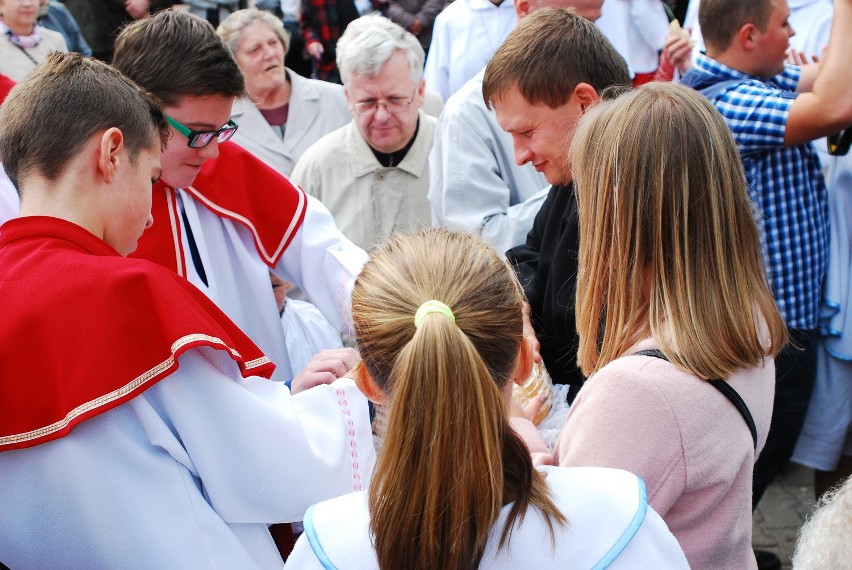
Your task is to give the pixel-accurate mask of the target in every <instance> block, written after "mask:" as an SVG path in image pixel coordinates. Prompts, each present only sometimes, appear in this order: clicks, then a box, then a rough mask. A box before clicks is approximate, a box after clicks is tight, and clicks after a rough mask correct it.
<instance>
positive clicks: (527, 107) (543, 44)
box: [482, 9, 630, 401]
mask: <svg viewBox="0 0 852 570" xmlns="http://www.w3.org/2000/svg"><path fill="white" fill-rule="evenodd" d="M554 62H559V63H556V64H554ZM629 85H630V74H629V72H628V71H627V64H626V63H625V62H624V60H623V59H622V58H621V56H620V55H618V52H616V51H615V48H614V47H613V46H612V44H610V42H609V40H607V39H606V38H605V37H604V35H603V34H602V33H601V32H600V30H598V28H596V27H595V25H594V24H592V23H591V22H589V21H588V20H585V19H583V18H581V17H579V16H577V15H576V14H574V13H573V12H568V11H565V10H555V9H543V10H538V11H537V12H535V13H534V14H532V15H530V16H528V17H527V18H525V19H524V20H523V21H522V22H521V23H520V24H518V27H517V28H515V30H514V31H513V32H512V33H511V34H510V35H509V37H508V38H507V39H506V41H505V42H504V43H503V45H502V46H501V47H500V48H499V49H498V50H497V52H496V53H495V54H494V56H493V57H492V58H491V61H490V62H489V63H488V67H487V68H486V69H485V79H484V81H483V84H482V93H483V96H484V98H485V101H486V103H487V104H488V105H489V107H491V108H493V109H494V112H495V114H496V116H497V122H498V123H499V124H500V127H501V128H503V129H504V130H505V131H506V132H508V133H509V134H511V135H512V139H513V141H514V147H515V160H516V161H517V163H518V164H525V163H527V162H530V163H532V164H533V166H535V168H536V170H538V171H539V172H542V173H543V174H544V176H545V178H547V181H548V182H549V183H550V184H552V185H553V186H552V187H551V189H550V193H549V195H548V196H547V199H546V200H545V202H544V203H543V204H542V207H541V210H540V211H539V213H538V215H537V216H536V219H535V222H534V223H533V228H532V230H531V231H530V233H529V235H528V236H527V241H526V243H525V244H524V245H521V246H518V247H515V248H513V249H511V250H509V251H508V252H507V254H506V255H507V256H508V258H509V260H510V262H511V263H512V264H513V266H514V267H515V270H516V271H517V273H518V277H519V278H520V280H521V284H522V285H523V287H524V291H525V292H526V295H527V299H528V301H529V304H530V308H531V312H532V322H533V326H534V327H535V333H536V335H537V336H538V340H539V341H540V342H541V356H542V359H543V360H544V364H545V366H546V367H547V370H548V372H549V373H550V376H551V377H552V378H553V381H554V382H555V383H558V384H570V385H571V390H570V396H569V400H572V401H573V398H574V396H575V395H576V393H577V391H578V390H579V389H580V386H581V385H582V383H583V381H584V380H585V378H584V377H583V375H582V373H581V372H580V369H579V368H578V367H577V330H576V326H575V322H574V302H575V292H576V291H575V290H576V283H577V248H578V244H579V227H578V220H577V204H576V201H575V198H574V190H573V188H572V186H571V180H572V175H571V166H570V165H569V164H568V149H569V148H570V142H571V137H572V136H573V133H574V128H575V126H576V123H577V120H578V119H579V118H580V116H581V115H582V114H583V112H584V111H585V110H586V109H587V108H588V107H589V106H590V105H592V104H594V103H595V102H596V101H598V100H599V99H600V93H601V92H602V91H603V90H604V89H606V88H608V87H612V86H624V87H625V88H626V87H627V86H629Z"/></svg>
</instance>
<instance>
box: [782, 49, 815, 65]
mask: <svg viewBox="0 0 852 570" xmlns="http://www.w3.org/2000/svg"><path fill="white" fill-rule="evenodd" d="M785 61H786V62H787V63H791V64H793V65H800V66H801V65H808V64H810V63H819V57H817V56H815V55H814V56H811V57H809V56H807V55H806V54H805V53H804V52H801V51H799V50H797V49H796V48H794V47H791V48H790V49H789V50H787V58H786V59H785Z"/></svg>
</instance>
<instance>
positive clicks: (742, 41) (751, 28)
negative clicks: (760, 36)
mask: <svg viewBox="0 0 852 570" xmlns="http://www.w3.org/2000/svg"><path fill="white" fill-rule="evenodd" d="M759 31H760V30H758V29H757V26H755V25H754V24H752V23H747V24H743V25H742V26H741V27H740V29H739V30H737V33H736V34H735V35H734V39H733V41H735V42H737V43H738V44H739V46H740V47H741V48H742V49H745V50H747V51H752V50H754V48H755V42H754V40H755V36H756V35H757V33H758V32H759Z"/></svg>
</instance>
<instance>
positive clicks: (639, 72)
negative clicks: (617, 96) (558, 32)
mask: <svg viewBox="0 0 852 570" xmlns="http://www.w3.org/2000/svg"><path fill="white" fill-rule="evenodd" d="M596 23H597V25H598V27H599V28H600V29H601V31H602V32H603V33H604V35H605V36H606V37H607V39H608V40H609V41H611V42H612V45H613V46H615V49H616V50H618V53H619V54H621V57H623V58H624V60H625V61H626V62H627V67H628V69H629V70H630V75H631V77H633V83H634V85H641V84H643V83H647V82H648V81H652V80H653V78H654V73H655V72H656V71H657V67H658V66H659V62H660V50H661V49H663V42H664V41H665V40H666V36H668V33H669V19H668V16H666V12H665V10H664V9H663V3H662V2H660V0H604V3H603V10H602V13H601V17H600V19H599V20H598V21H597V22H596Z"/></svg>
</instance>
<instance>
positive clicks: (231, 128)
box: [166, 115, 237, 148]
mask: <svg viewBox="0 0 852 570" xmlns="http://www.w3.org/2000/svg"><path fill="white" fill-rule="evenodd" d="M166 120H167V121H168V122H169V124H170V125H171V126H173V127H174V128H175V130H177V132H179V133H180V134H182V135H183V136H185V137H186V138H187V139H189V140H187V142H186V146H188V147H189V148H204V147H205V146H207V145H208V144H210V143H211V142H213V139H214V138H215V139H217V140H218V141H219V142H220V143H223V142H225V141H226V140H228V139H230V138H231V137H232V136H234V133H235V132H237V123H235V122H234V121H228V122H227V124H226V125H225V126H224V127H222V128H221V129H216V130H215V131H193V130H192V129H190V128H187V127H185V126H183V125H182V124H180V123H178V122H177V121H175V120H174V119H172V118H171V117H169V116H168V115H166Z"/></svg>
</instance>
